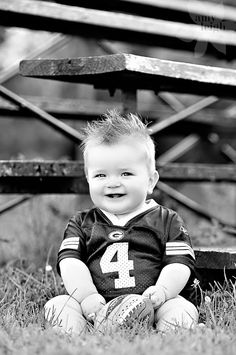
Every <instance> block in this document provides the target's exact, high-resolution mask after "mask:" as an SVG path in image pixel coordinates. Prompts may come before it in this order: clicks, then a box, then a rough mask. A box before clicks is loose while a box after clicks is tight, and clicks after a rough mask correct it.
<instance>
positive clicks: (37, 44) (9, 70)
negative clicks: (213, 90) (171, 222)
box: [0, 0, 236, 266]
mask: <svg viewBox="0 0 236 355" xmlns="http://www.w3.org/2000/svg"><path fill="white" fill-rule="evenodd" d="M189 1H190V0H189ZM187 3H188V1H186V4H187ZM211 3H212V4H214V3H218V4H220V5H222V6H224V5H225V2H224V3H222V2H219V1H218V2H217V1H212V2H211ZM202 4H203V3H202ZM81 6H83V3H82V5H81ZM231 6H235V5H234V3H231ZM189 16H190V15H189ZM176 20H177V21H178V19H176ZM191 21H192V22H193V23H194V24H197V25H199V26H201V28H202V31H204V26H205V27H206V28H208V29H209V28H210V26H213V27H212V30H213V31H217V26H218V27H219V25H220V23H219V22H216V23H215V24H213V25H212V19H211V21H210V20H209V18H207V17H206V18H204V17H203V16H198V17H197V16H195V17H193V16H192V18H191ZM22 27H23V26H22ZM186 45H187V41H186ZM207 45H208V46H210V45H211V43H209V44H206V43H196V44H195V47H194V49H193V51H183V50H178V49H175V50H173V49H172V48H161V47H158V46H154V47H151V46H148V45H144V44H142V45H141V44H140V45H138V44H131V43H125V42H124V41H122V42H118V41H103V42H101V41H98V40H96V39H93V38H84V37H83V35H80V34H79V35H76V36H75V35H74V36H72V35H67V34H66V35H65V34H61V33H60V34H59V33H52V32H46V31H41V30H29V29H26V28H19V27H12V26H10V27H5V26H2V27H0V82H1V84H2V85H4V86H5V87H6V88H8V89H10V90H12V91H13V92H15V93H17V94H18V95H21V96H23V97H26V98H27V99H29V101H32V102H34V100H35V99H37V100H38V99H39V98H40V102H41V107H43V105H44V103H45V110H46V109H47V105H48V101H50V100H51V102H53V103H54V112H53V113H52V114H53V115H54V116H55V117H58V118H60V119H61V120H62V121H63V122H65V123H67V124H69V125H70V126H72V127H74V128H75V129H78V130H80V129H81V127H83V126H84V125H85V124H86V120H87V119H88V115H89V112H90V106H89V105H90V102H97V103H100V102H105V105H103V106H102V109H103V108H104V109H106V108H111V107H113V106H114V105H116V104H117V103H118V105H119V103H121V92H120V91H119V90H116V91H115V93H114V95H113V96H110V93H109V92H108V91H106V90H99V89H96V90H95V89H94V88H93V87H92V86H89V85H83V84H75V83H66V82H59V81H52V80H40V79H30V78H25V77H22V76H20V75H19V62H20V61H21V60H22V59H28V58H34V57H35V56H36V57H40V58H75V57H84V56H95V55H104V54H107V48H109V50H110V51H113V52H114V53H115V52H116V53H118V52H124V53H132V54H138V55H143V56H147V57H153V58H160V59H169V60H176V61H184V62H189V63H196V64H205V65H212V66H220V67H227V68H235V67H236V65H235V59H234V58H233V57H232V56H231V57H230V59H229V58H228V57H227V51H226V47H225V46H224V45H221V46H218V48H215V50H216V52H217V53H218V56H217V55H216V56H209V55H208V53H207ZM174 98H175V100H176V102H178V103H180V104H181V105H182V107H186V106H189V105H191V104H193V103H195V102H196V101H198V100H200V99H201V98H202V97H201V96H199V97H198V96H196V95H188V94H174ZM0 99H1V98H0ZM172 99H173V97H172ZM70 100H72V101H70ZM75 100H77V102H78V103H80V102H81V105H82V104H83V105H85V106H84V111H85V112H87V114H86V116H84V117H83V115H81V114H80V115H79V116H80V117H79V119H77V118H78V117H77V115H76V111H73V112H74V113H73V114H72V113H68V114H67V113H66V112H64V113H61V112H60V110H58V112H57V110H56V109H55V107H57V106H58V107H59V106H60V105H61V104H62V103H64V104H65V105H67V111H69V110H70V107H72V106H73V105H74V102H75ZM1 101H2V103H1V110H0V160H11V159H14V160H18V159H19V160H22V159H24V160H31V159H33V160H37V159H40V160H41V159H42V160H77V159H78V160H80V159H81V153H80V149H79V147H78V145H77V144H75V143H73V142H71V141H70V140H69V139H67V138H65V137H64V136H63V135H62V134H60V133H58V132H56V131H55V130H53V129H52V128H50V127H48V126H46V125H45V124H43V123H42V122H40V121H39V120H37V119H35V118H34V117H30V115H26V116H25V117H22V115H19V114H18V113H17V112H16V111H17V110H16V108H14V107H13V106H14V105H13V106H11V105H12V104H10V103H9V102H8V103H7V102H6V100H3V99H1ZM86 103H87V106H86ZM4 105H5V106H6V105H8V107H7V108H4V107H5V106H4ZM10 106H11V107H10ZM153 107H155V111H154V113H155V116H156V119H159V118H160V119H161V118H163V117H168V116H171V115H172V114H174V113H175V112H176V111H175V109H174V108H173V107H174V106H173V105H172V107H171V105H170V102H167V101H165V100H163V97H162V96H161V95H155V94H154V93H153V92H149V91H139V92H138V111H145V112H146V114H145V116H144V118H145V119H146V120H149V121H151V120H150V117H149V112H152V115H153ZM102 109H101V112H100V113H99V114H101V113H102ZM9 112H10V113H9ZM99 114H98V115H97V117H99ZM235 114H236V105H235V100H234V99H222V100H219V101H218V102H217V103H216V104H214V105H213V106H210V107H209V108H206V109H204V110H202V111H199V113H198V114H197V115H198V116H199V117H201V118H202V117H218V118H222V120H224V119H225V117H224V115H226V118H229V117H230V119H234V120H235V119H236V118H235ZM93 118H96V115H94V114H93V113H91V117H90V119H93ZM221 128H222V127H221ZM218 131H219V129H218ZM197 133H198V134H200V136H201V139H200V140H199V142H198V143H197V144H196V145H194V147H193V148H192V149H190V150H189V151H187V152H186V153H185V154H183V155H182V156H181V157H179V158H178V159H177V160H176V161H177V162H192V163H213V164H221V163H223V164H227V163H232V161H230V160H229V157H227V155H224V154H222V151H221V150H220V148H219V144H218V143H219V141H220V142H221V146H222V144H223V145H224V144H227V145H230V147H231V148H232V149H233V150H236V132H235V134H234V135H233V134H230V135H228V134H227V130H226V133H225V130H224V127H223V128H222V130H221V131H220V135H219V133H215V132H214V130H212V129H207V128H206V127H205V126H203V127H202V128H201V131H199V132H197ZM231 133H232V132H231ZM185 137H186V133H185V132H183V133H182V134H181V131H180V130H176V134H175V133H174V132H172V133H171V134H168V132H167V134H166V135H160V136H159V137H158V136H157V137H155V139H156V145H157V158H158V157H159V156H162V154H164V153H165V152H166V151H168V149H170V148H171V147H172V146H174V145H175V144H177V143H178V142H180V141H181V140H182V139H184V138H185ZM170 185H171V186H172V187H174V188H175V189H176V190H177V191H180V192H182V193H183V194H185V195H186V196H188V197H189V198H192V199H193V200H194V201H196V202H198V203H200V204H201V205H202V206H204V207H205V208H207V209H208V210H209V211H211V212H212V213H213V214H214V215H215V216H216V219H214V218H213V219H212V220H209V219H206V218H204V217H202V216H199V215H198V214H196V213H194V212H193V211H190V210H189V209H188V208H186V207H184V206H182V205H181V204H179V203H178V202H176V201H174V200H173V199H171V198H170V197H168V196H166V195H165V194H164V193H162V192H160V191H158V188H157V191H156V192H155V198H156V200H157V201H158V202H159V203H160V204H164V205H166V206H167V207H170V208H173V209H175V210H177V211H178V212H179V213H180V215H181V216H182V218H183V219H184V221H185V223H186V225H187V227H188V229H189V231H190V234H191V236H192V240H193V245H194V246H199V245H201V246H203V245H207V246H211V245H218V246H223V245H229V246H235V237H236V230H234V229H233V228H232V229H231V231H230V232H229V229H227V228H224V226H223V227H222V225H220V224H219V222H218V220H217V216H218V217H220V218H221V219H223V220H224V221H225V223H226V225H227V223H229V224H230V225H232V224H236V188H235V185H233V184H231V183H216V184H213V183H197V184H196V183H171V184H170ZM15 197H16V196H15V195H8V194H7V195H3V194H2V195H0V206H1V205H4V204H5V203H6V202H7V201H9V200H10V199H13V198H15ZM90 206H91V201H90V199H89V197H88V196H87V195H41V196H33V197H32V198H31V199H29V200H28V201H26V202H24V203H23V204H21V205H19V206H17V207H15V208H14V209H11V210H10V211H7V212H5V213H1V214H0V264H1V265H3V264H6V263H11V262H12V261H14V260H15V259H18V258H22V259H27V260H28V261H30V262H32V263H33V264H35V265H36V266H42V265H45V263H50V264H51V265H53V266H54V265H55V258H56V254H57V250H58V248H59V245H60V242H61V240H62V237H63V230H64V228H65V225H66V223H67V221H68V218H69V217H70V216H72V215H73V214H74V213H75V211H76V210H78V209H84V208H88V207H90Z"/></svg>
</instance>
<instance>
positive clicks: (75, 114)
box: [0, 96, 236, 134]
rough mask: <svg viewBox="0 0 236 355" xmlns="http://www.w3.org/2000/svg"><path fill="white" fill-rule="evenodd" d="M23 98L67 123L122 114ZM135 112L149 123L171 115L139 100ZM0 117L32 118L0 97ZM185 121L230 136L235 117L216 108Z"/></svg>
mask: <svg viewBox="0 0 236 355" xmlns="http://www.w3.org/2000/svg"><path fill="white" fill-rule="evenodd" d="M22 98H23V99H25V100H27V101H29V102H31V103H32V104H33V105H35V106H37V107H39V108H41V109H42V110H44V111H46V112H48V113H50V114H52V115H53V116H56V117H60V118H63V119H69V120H74V119H75V120H78V119H79V120H83V119H84V120H91V119H97V118H98V117H99V116H101V115H102V114H103V113H104V112H106V111H107V110H111V109H113V108H116V109H118V110H120V111H123V104H122V103H121V102H118V101H101V100H99V101H92V100H87V99H67V98H60V97H50V98H49V97H46V96H45V97H43V96H22ZM138 112H139V114H140V115H141V116H143V117H145V118H149V119H150V120H152V121H158V120H160V119H165V118H164V117H168V116H170V115H171V114H173V111H172V109H171V108H168V107H167V106H166V105H161V104H160V103H159V102H158V103H156V104H154V103H147V102H146V101H141V100H139V101H138ZM2 116H10V117H11V116H13V117H14V116H19V117H22V118H27V117H31V118H32V113H30V112H29V111H25V110H24V109H23V108H22V107H19V106H18V105H16V104H13V103H11V102H10V101H8V100H6V99H3V98H1V97H0V119H1V117H2ZM187 121H189V122H190V123H195V126H199V125H200V128H203V127H204V126H205V125H206V126H209V127H213V126H214V127H218V129H220V128H222V129H225V130H229V132H231V133H232V134H233V132H232V130H233V129H235V128H236V120H235V119H234V116H232V115H227V111H226V110H223V109H218V108H217V109H214V108H209V109H208V108H205V109H204V113H200V114H194V115H192V116H189V117H187V118H186V122H187ZM193 130H194V129H193Z"/></svg>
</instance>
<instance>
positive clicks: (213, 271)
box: [194, 247, 236, 289]
mask: <svg viewBox="0 0 236 355" xmlns="http://www.w3.org/2000/svg"><path fill="white" fill-rule="evenodd" d="M194 252H195V257H196V275H197V278H198V279H199V281H200V286H201V288H202V289H210V288H211V287H212V286H214V285H215V283H216V282H217V283H220V284H224V282H225V281H226V279H225V277H226V278H227V280H232V281H233V282H235V272H236V248H234V247H200V248H194Z"/></svg>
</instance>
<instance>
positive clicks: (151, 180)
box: [148, 170, 159, 194]
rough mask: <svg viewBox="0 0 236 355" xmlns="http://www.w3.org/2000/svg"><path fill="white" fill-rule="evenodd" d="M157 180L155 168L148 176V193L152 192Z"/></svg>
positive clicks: (157, 175)
mask: <svg viewBox="0 0 236 355" xmlns="http://www.w3.org/2000/svg"><path fill="white" fill-rule="evenodd" d="M158 180H159V174H158V172H157V170H155V171H154V172H153V173H152V174H151V175H150V177H149V187H148V193H149V194H152V193H153V189H154V187H155V186H156V184H157V182H158Z"/></svg>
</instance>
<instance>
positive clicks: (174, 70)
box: [0, 0, 236, 287]
mask: <svg viewBox="0 0 236 355" xmlns="http://www.w3.org/2000/svg"><path fill="white" fill-rule="evenodd" d="M61 3H66V4H55V3H50V2H43V1H33V2H32V0H12V1H11V2H9V1H5V0H2V1H1V2H0V15H3V25H5V26H13V25H14V26H19V27H27V28H32V29H42V30H50V31H59V32H63V33H67V34H77V35H81V36H85V37H89V38H91V37H92V38H99V39H101V38H107V39H112V40H120V41H125V42H127V41H131V42H133V43H139V44H142V43H145V45H147V44H148V45H152V46H157V45H158V46H162V47H167V48H171V49H172V50H173V49H178V50H187V51H193V50H194V48H195V44H196V41H199V42H202V43H206V42H207V43H208V42H210V43H211V44H212V46H209V48H207V52H209V54H211V55H215V56H216V57H217V56H218V55H219V54H220V53H219V51H217V50H216V47H214V45H222V44H223V45H225V46H226V48H227V51H228V56H229V57H230V58H232V56H234V53H235V45H236V37H235V35H234V33H233V32H232V31H231V28H230V26H232V24H235V22H236V9H235V8H234V7H229V8H228V7H226V10H229V11H226V19H227V21H228V22H227V25H228V28H227V29H225V30H224V31H218V32H214V31H210V30H209V31H207V30H206V33H204V36H203V34H202V31H201V28H200V26H198V25H196V24H192V23H186V22H188V21H187V20H184V18H186V19H187V13H186V9H185V8H184V7H183V6H181V4H182V5H183V1H180V0H178V1H176V2H175V3H174V2H173V1H172V2H168V4H169V5H168V4H166V3H164V2H163V1H161V0H158V1H156V2H155V5H153V2H152V1H147V2H144V0H143V1H137V3H139V5H140V7H137V9H142V11H144V10H145V11H146V12H142V11H140V12H139V10H136V11H135V7H134V6H133V5H132V1H128V0H124V1H120V2H117V1H114V3H113V2H112V4H113V5H111V2H106V1H102V2H101V3H100V4H99V5H97V6H94V2H92V1H88V2H87V5H85V2H84V3H82V4H83V6H88V8H87V9H86V8H85V7H84V8H81V7H78V6H76V3H75V2H74V1H72V0H71V1H66V0H65V1H61ZM137 3H135V4H136V5H137ZM68 4H69V6H68ZM109 4H110V5H109ZM204 4H205V3H204ZM206 5H207V6H208V7H207V8H205V7H204V6H205V5H204V6H203V8H204V10H201V11H210V12H209V13H212V12H211V11H213V8H215V6H213V5H211V4H210V3H207V4H206ZM111 6H112V7H111ZM119 6H120V7H119ZM122 6H123V8H125V9H126V12H125V11H124V10H122V9H123V8H122ZM154 8H155V9H156V12H153V10H154ZM160 9H162V11H161V14H162V15H161V16H162V17H161V19H160V18H155V17H158V15H157V14H158V11H157V10H160ZM206 9H207V10H206ZM215 9H216V10H217V6H216V8H215ZM115 11H120V12H119V13H117V12H115ZM191 11H192V12H191V13H192V14H199V12H198V9H196V8H194V7H192V8H191ZM152 12H153V16H152ZM154 13H155V14H156V15H154ZM167 14H168V16H170V17H171V16H172V18H173V19H174V18H176V17H175V16H177V14H179V15H180V14H182V15H181V16H182V17H180V19H182V22H177V21H173V22H171V21H169V20H167V18H168V17H167ZM144 15H145V16H146V17H143V16H144ZM184 16H185V17H184ZM214 16H215V17H216V18H217V19H218V20H222V17H221V14H220V12H218V13H216V12H214ZM183 39H185V40H186V41H188V42H186V41H183ZM219 56H220V55H219ZM20 73H21V75H23V76H27V77H31V78H41V79H51V80H59V81H67V82H75V83H85V84H88V85H93V86H94V88H95V89H97V88H102V89H106V90H109V91H110V93H113V92H114V91H115V90H121V92H122V102H121V103H119V104H118V107H120V108H121V109H122V110H123V111H124V112H127V111H135V112H136V111H137V108H138V102H137V91H138V90H140V89H145V90H150V91H153V92H155V94H157V93H158V94H159V93H162V92H163V91H168V92H174V93H176V92H178V93H187V94H196V95H209V96H208V97H206V98H204V99H202V100H199V102H198V103H196V104H193V105H191V106H190V107H187V108H183V109H182V110H181V111H180V112H176V114H174V115H173V114H172V115H170V117H169V118H168V119H162V120H160V119H158V118H157V116H156V108H153V109H152V108H150V107H149V108H147V109H146V111H145V110H144V111H143V112H142V110H140V111H138V112H139V113H141V114H143V113H145V115H147V116H149V113H150V117H151V118H154V119H155V120H157V122H155V123H153V125H152V126H150V128H152V133H151V134H153V135H154V136H155V134H157V133H158V135H160V134H165V133H166V132H167V131H168V133H169V132H171V130H172V129H173V130H175V129H176V127H177V126H178V125H179V129H180V130H183V131H184V130H186V129H187V128H186V127H188V130H189V133H196V132H197V133H200V131H201V129H202V127H204V129H206V130H207V129H209V127H210V128H214V132H216V131H217V127H218V132H219V133H220V132H222V130H223V131H224V134H225V133H226V134H228V135H229V136H234V135H235V132H234V130H235V120H234V119H233V118H232V116H231V117H228V118H227V116H226V119H225V118H224V123H222V121H221V120H220V119H219V118H215V117H214V113H213V112H211V113H210V114H209V115H206V116H204V117H202V116H201V117H198V115H197V114H198V112H199V111H200V110H201V109H206V108H207V109H208V107H209V106H210V105H212V104H214V103H215V102H217V101H218V100H219V98H223V97H225V98H234V97H235V95H236V90H235V87H236V71H235V70H234V69H231V68H230V67H229V68H224V67H222V66H221V67H220V66H212V65H211V66H209V65H197V64H191V63H184V62H177V61H174V60H163V59H157V58H149V57H144V56H138V55H133V54H123V53H119V54H112V55H104V56H93V57H78V58H67V59H38V60H26V61H22V62H21V64H20ZM0 94H1V96H2V97H3V98H4V100H8V101H7V102H8V103H7V105H8V107H6V101H3V102H0V112H1V109H2V110H7V112H8V113H9V112H11V115H26V116H30V115H33V116H35V115H36V116H37V117H38V118H39V119H41V120H43V121H44V122H45V123H46V124H49V125H51V126H52V127H54V128H55V129H57V130H59V131H60V132H61V133H63V134H65V135H67V136H68V137H69V138H70V139H72V140H73V141H75V142H77V143H78V142H80V139H81V135H80V134H79V132H77V133H76V132H74V130H73V129H70V128H67V127H66V125H62V124H61V123H60V122H61V121H59V120H57V119H56V118H54V117H53V116H52V114H54V113H55V115H57V114H58V117H63V112H64V111H63V110H65V106H63V107H60V108H58V105H57V104H55V103H54V106H53V102H48V101H47V104H46V106H45V103H43V102H42V100H40V99H38V98H37V99H36V100H35V98H34V99H29V100H28V99H27V98H19V97H18V96H17V95H14V93H11V92H10V91H8V90H6V89H5V88H3V87H1V88H0ZM4 102H5V108H4ZM9 102H10V103H9ZM80 105H81V102H79V103H78V102H77V103H75V106H73V108H71V106H70V108H67V113H68V117H69V118H71V117H72V116H73V115H75V112H76V114H77V113H78V112H79V117H82V118H83V119H85V120H87V119H93V118H94V117H96V116H97V115H100V114H101V113H102V112H101V111H103V109H104V107H106V103H105V105H104V103H101V104H100V105H99V103H93V105H91V104H89V107H90V110H91V108H92V110H91V111H90V112H86V108H84V107H83V106H82V108H81V106H80ZM55 106H56V107H55ZM110 106H113V105H112V104H111V103H109V106H108V105H107V107H110ZM114 106H117V103H114ZM165 109H166V108H165ZM76 110H78V111H76ZM46 111H47V112H46ZM60 115H61V116H60ZM65 118H66V117H65ZM199 125H200V126H199ZM199 127H201V128H200V129H199ZM207 127H208V128H207ZM163 132H164V133H163ZM201 133H202V132H201ZM192 142H193V141H190V145H189V147H190V146H191V144H192ZM233 153H234V152H233ZM233 156H234V155H233V154H232V155H230V157H233ZM233 159H234V158H231V162H235V160H233ZM157 168H158V170H159V172H160V177H161V184H163V182H164V183H166V182H167V183H168V182H169V181H194V182H200V181H211V182H214V183H216V182H222V181H223V182H231V183H235V180H236V167H235V164H232V163H231V164H216V165H214V164H190V163H188V164H187V163H182V164H180V163H178V164H177V163H173V162H171V161H169V162H165V163H163V164H160V163H159V164H158V163H157ZM161 184H160V185H159V188H161V187H163V189H165V188H166V185H161ZM87 192H88V189H87V184H86V181H85V177H84V173H83V165H82V164H79V163H78V162H68V161H67V162H63V161H61V162H60V161H59V162H55V161H33V162H32V161H1V162H0V193H20V194H25V193H31V194H37V193H80V194H83V193H87ZM204 213H205V215H207V212H204ZM208 217H210V218H211V217H212V218H213V216H211V215H208ZM220 223H223V222H222V221H220ZM230 227H232V228H233V229H235V225H234V224H233V225H232V226H230ZM195 251H196V257H197V270H198V271H199V274H200V276H202V277H203V279H204V283H205V286H206V287H207V282H214V280H218V281H222V280H224V275H225V273H226V275H227V276H229V277H235V275H236V273H235V267H236V248H235V249H234V248H231V249H230V248H228V249H224V250H223V249H220V250H219V248H209V249H207V248H198V249H196V250H195Z"/></svg>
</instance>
